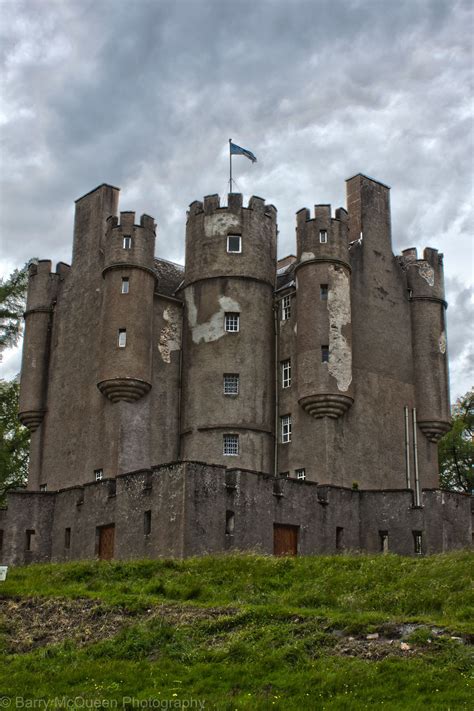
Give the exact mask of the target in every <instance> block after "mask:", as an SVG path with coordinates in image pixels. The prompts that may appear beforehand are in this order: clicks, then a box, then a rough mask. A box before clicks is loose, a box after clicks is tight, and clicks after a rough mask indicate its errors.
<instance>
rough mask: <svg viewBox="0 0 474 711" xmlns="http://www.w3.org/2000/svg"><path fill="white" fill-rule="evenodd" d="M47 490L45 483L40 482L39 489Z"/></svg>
mask: <svg viewBox="0 0 474 711" xmlns="http://www.w3.org/2000/svg"><path fill="white" fill-rule="evenodd" d="M47 490H48V485H47V484H40V491H47Z"/></svg>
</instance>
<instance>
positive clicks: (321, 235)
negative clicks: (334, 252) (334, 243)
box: [319, 230, 328, 244]
mask: <svg viewBox="0 0 474 711" xmlns="http://www.w3.org/2000/svg"><path fill="white" fill-rule="evenodd" d="M319 241H320V243H321V244H326V243H327V241H328V232H327V230H319Z"/></svg>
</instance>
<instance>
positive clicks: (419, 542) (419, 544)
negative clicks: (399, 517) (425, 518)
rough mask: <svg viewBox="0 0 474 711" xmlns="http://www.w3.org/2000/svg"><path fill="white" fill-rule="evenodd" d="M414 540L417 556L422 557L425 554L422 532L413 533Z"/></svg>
mask: <svg viewBox="0 0 474 711" xmlns="http://www.w3.org/2000/svg"><path fill="white" fill-rule="evenodd" d="M413 540H414V544H415V553H416V555H422V553H423V534H422V532H421V531H413Z"/></svg>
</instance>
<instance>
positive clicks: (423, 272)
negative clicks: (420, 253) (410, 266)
mask: <svg viewBox="0 0 474 711" xmlns="http://www.w3.org/2000/svg"><path fill="white" fill-rule="evenodd" d="M417 267H418V272H419V274H420V276H421V277H422V278H423V279H424V280H425V281H426V282H427V283H428V284H429V285H430V286H434V270H433V268H432V267H431V266H430V264H428V262H418V264H417Z"/></svg>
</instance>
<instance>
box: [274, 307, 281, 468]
mask: <svg viewBox="0 0 474 711" xmlns="http://www.w3.org/2000/svg"><path fill="white" fill-rule="evenodd" d="M279 305H280V302H279V301H278V300H275V302H274V306H273V314H274V324H275V450H274V455H273V461H274V466H273V475H274V476H275V477H277V476H278V423H279V418H278V409H279V406H280V399H279V377H278V376H279V362H278V353H279V345H280V342H279V336H280V333H279V323H278V311H279Z"/></svg>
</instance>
